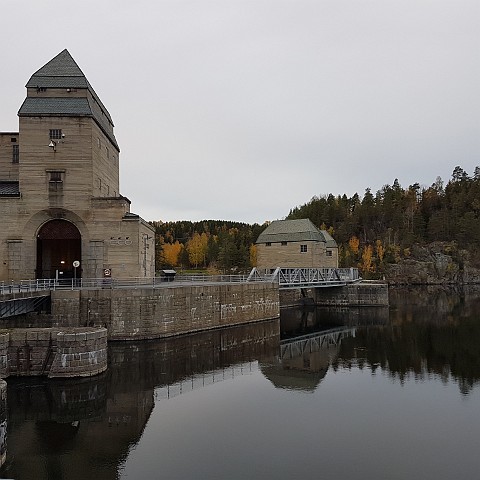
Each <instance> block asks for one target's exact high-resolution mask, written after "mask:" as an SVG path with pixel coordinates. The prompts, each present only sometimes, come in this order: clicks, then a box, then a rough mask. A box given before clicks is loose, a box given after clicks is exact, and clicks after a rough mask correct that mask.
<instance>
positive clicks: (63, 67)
mask: <svg viewBox="0 0 480 480" xmlns="http://www.w3.org/2000/svg"><path fill="white" fill-rule="evenodd" d="M26 87H27V88H40V87H42V88H76V89H81V88H84V89H87V90H88V91H89V92H90V94H91V96H92V97H93V101H88V105H89V106H88V113H86V108H85V106H80V102H78V100H80V99H79V98H66V99H65V98H49V99H48V100H50V101H56V102H57V103H53V104H51V105H48V104H47V103H46V102H45V103H43V102H42V101H40V102H36V103H35V102H32V100H35V101H36V100H47V98H45V97H27V99H26V100H25V102H24V103H23V105H22V106H21V107H20V110H19V112H18V115H19V116H34V115H66V116H76V115H86V116H90V117H93V118H94V119H95V121H96V122H97V123H98V125H99V126H100V128H101V129H102V130H103V132H104V133H105V135H107V137H108V138H109V139H110V141H111V142H112V143H113V144H114V145H115V147H116V148H117V149H118V150H120V149H119V147H118V144H117V141H116V139H115V136H114V134H113V126H114V125H113V120H112V117H111V116H110V113H109V112H108V110H107V109H106V108H105V106H104V105H103V103H102V102H101V100H100V98H98V95H97V94H96V93H95V90H94V89H93V87H92V86H91V85H90V83H89V82H88V80H87V78H86V77H85V75H84V73H83V72H82V70H81V69H80V67H79V66H78V65H77V63H76V62H75V60H74V59H73V57H72V56H71V55H70V53H69V52H68V50H66V49H65V50H63V51H62V52H60V53H59V54H58V55H57V56H56V57H55V58H53V59H52V60H50V61H49V62H48V63H47V64H46V65H44V66H43V67H42V68H40V69H39V70H37V71H36V72H35V73H34V74H33V75H32V76H31V77H30V80H29V81H28V82H27V85H26ZM67 100H68V101H70V102H71V103H68V101H67ZM82 100H83V101H86V100H87V99H86V98H84V99H82ZM62 101H63V103H62V105H59V104H60V103H61V102H62ZM49 106H51V108H52V109H53V110H52V111H49V110H48V107H49ZM69 107H70V108H69ZM58 109H60V110H61V111H58ZM79 109H80V112H79ZM82 109H83V110H82Z"/></svg>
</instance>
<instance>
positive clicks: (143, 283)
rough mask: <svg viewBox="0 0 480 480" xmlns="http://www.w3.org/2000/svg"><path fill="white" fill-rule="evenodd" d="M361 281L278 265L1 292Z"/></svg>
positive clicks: (4, 287)
mask: <svg viewBox="0 0 480 480" xmlns="http://www.w3.org/2000/svg"><path fill="white" fill-rule="evenodd" d="M357 280H360V276H359V274H358V269H356V268H277V269H276V270H275V271H274V272H268V273H266V272H263V273H262V272H260V271H258V270H257V269H255V268H254V269H253V270H252V271H251V272H250V274H248V275H203V274H198V275H183V274H180V275H176V276H175V277H174V278H171V277H132V278H119V279H117V278H69V279H67V278H65V279H54V278H44V279H37V280H21V281H20V282H17V283H15V282H0V295H7V294H16V293H29V292H42V291H49V290H77V289H97V288H98V289H100V288H101V289H105V288H110V289H119V288H161V287H167V286H169V285H179V284H180V285H198V284H215V283H246V282H261V283H278V284H279V286H280V287H281V288H285V287H292V288H294V287H297V288H298V287H302V286H308V285H310V286H315V285H319V286H322V285H324V286H328V285H335V284H337V285H338V284H345V283H351V282H355V281H357Z"/></svg>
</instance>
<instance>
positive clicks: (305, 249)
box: [300, 245, 307, 253]
mask: <svg viewBox="0 0 480 480" xmlns="http://www.w3.org/2000/svg"><path fill="white" fill-rule="evenodd" d="M300 252H301V253H307V246H306V245H300Z"/></svg>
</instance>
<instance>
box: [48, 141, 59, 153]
mask: <svg viewBox="0 0 480 480" xmlns="http://www.w3.org/2000/svg"><path fill="white" fill-rule="evenodd" d="M48 146H49V147H50V148H53V151H54V152H56V151H57V142H54V141H53V140H50V143H49V144H48Z"/></svg>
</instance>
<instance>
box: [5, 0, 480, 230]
mask: <svg viewBox="0 0 480 480" xmlns="http://www.w3.org/2000/svg"><path fill="white" fill-rule="evenodd" d="M2 12H4V14H3V16H2V27H1V29H0V44H1V48H0V59H1V64H2V68H1V72H2V74H1V84H2V89H1V92H2V93H0V105H1V108H0V131H18V117H17V111H18V109H19V107H20V105H21V104H22V102H23V100H24V98H25V95H26V89H25V88H24V86H25V84H26V82H27V81H28V79H29V78H30V76H31V75H32V73H34V72H35V71H36V70H38V69H39V68H40V67H42V66H43V65H44V64H45V63H47V62H48V61H49V60H51V59H52V58H53V57H54V56H56V55H57V54H58V53H59V52H61V51H62V50H63V49H64V48H67V49H68V51H69V52H70V54H71V55H72V56H73V58H74V59H75V61H76V62H77V63H78V65H79V67H80V68H81V69H82V71H83V72H84V74H85V75H86V77H87V78H88V80H89V81H90V83H91V84H92V86H93V88H94V89H95V91H96V92H97V94H98V95H99V97H100V98H101V99H102V102H103V103H104V104H105V106H106V107H107V109H108V110H109V112H110V114H111V115H112V117H113V121H114V123H115V135H116V138H117V141H118V143H119V145H120V149H121V153H120V183H121V193H122V195H125V196H126V197H128V198H129V199H130V200H131V201H132V206H131V210H132V212H134V213H138V214H140V215H141V216H142V217H143V218H145V219H146V220H163V221H174V220H192V221H195V220H202V219H219V220H236V221H242V222H247V223H253V222H258V223H263V222H264V221H265V220H275V219H280V218H284V217H285V216H286V215H288V213H289V210H290V209H291V208H292V207H295V206H297V205H301V204H304V203H306V202H308V201H309V200H310V199H311V198H312V197H313V196H314V195H317V196H320V195H323V194H329V193H333V194H334V195H337V194H343V193H346V194H347V195H348V196H351V195H353V194H354V193H355V192H358V193H359V195H363V193H364V191H365V189H366V188H367V187H370V188H371V190H372V192H374V193H375V192H376V191H377V190H378V189H380V188H381V187H382V186H383V185H385V184H390V185H391V184H392V183H393V181H394V179H395V178H398V180H399V182H400V184H401V185H402V186H403V187H405V188H406V187H408V186H409V185H411V184H413V183H415V182H419V183H420V184H421V185H425V186H429V185H431V184H432V183H433V182H434V181H435V179H436V177H437V176H441V177H442V179H443V180H444V181H447V180H448V179H449V178H450V176H451V173H452V171H453V169H454V167H455V166H456V165H460V166H461V167H462V168H463V169H464V170H466V171H467V172H468V173H469V174H472V173H473V170H474V168H475V166H477V165H480V157H479V151H480V54H479V53H480V52H479V46H480V1H479V0H451V1H446V0H398V1H396V0H395V1H389V0H370V1H364V0H316V1H307V0H249V1H247V0H192V1H182V0H172V1H162V0H156V1H153V0H150V1H147V0H135V1H125V0H82V1H80V2H76V3H75V2H74V3H72V2H65V1H57V0H42V1H39V2H34V1H33V0H32V1H27V0H25V1H21V0H2Z"/></svg>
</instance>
